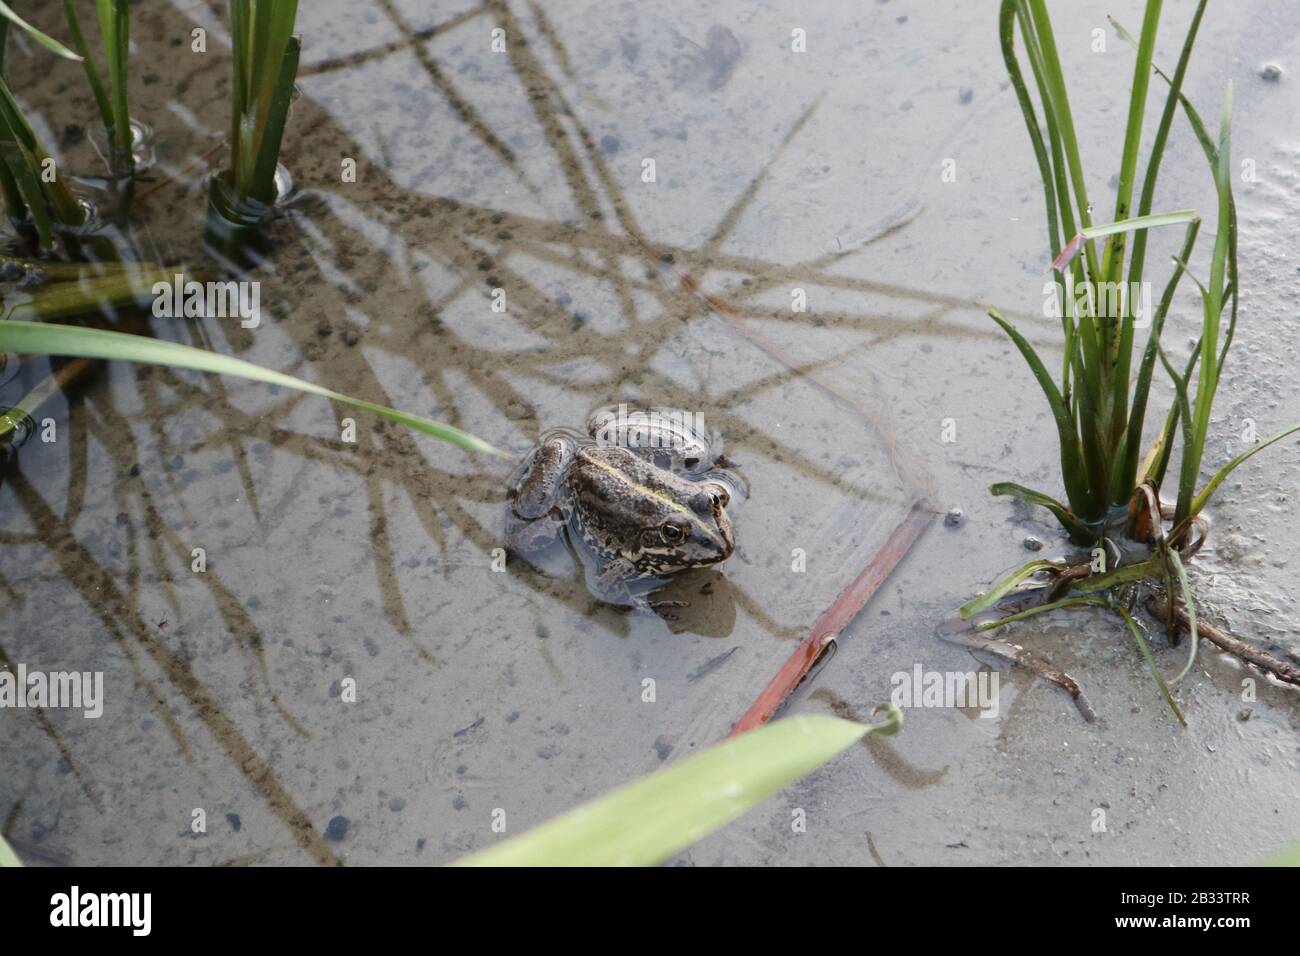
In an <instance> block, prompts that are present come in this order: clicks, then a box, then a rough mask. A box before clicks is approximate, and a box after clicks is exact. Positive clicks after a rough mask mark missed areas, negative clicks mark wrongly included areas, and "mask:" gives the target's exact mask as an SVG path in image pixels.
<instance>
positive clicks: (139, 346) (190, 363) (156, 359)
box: [0, 322, 508, 458]
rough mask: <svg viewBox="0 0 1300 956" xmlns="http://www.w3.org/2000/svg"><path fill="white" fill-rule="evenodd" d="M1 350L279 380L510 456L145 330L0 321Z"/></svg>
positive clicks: (447, 429)
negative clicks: (130, 331)
mask: <svg viewBox="0 0 1300 956" xmlns="http://www.w3.org/2000/svg"><path fill="white" fill-rule="evenodd" d="M0 352H18V353H23V354H40V355H67V356H77V357H82V358H96V359H116V360H121V361H126V362H142V363H145V364H149V365H168V366H171V367H173V368H188V369H195V370H197V371H200V372H212V373H215V374H217V375H234V376H237V377H239V378H247V379H251V380H253V381H255V382H264V383H266V384H267V385H279V386H281V387H283V388H291V389H296V390H297V391H300V392H307V393H309V394H311V395H320V396H322V397H323V398H328V399H330V400H331V401H335V402H343V403H344V404H346V405H351V406H352V407H354V408H360V409H364V410H365V411H368V412H372V413H374V414H376V415H379V416H380V417H381V418H387V419H388V420H389V421H394V422H397V423H398V424H400V425H406V426H407V427H409V428H413V429H415V430H416V431H419V432H423V433H424V434H426V435H431V436H433V437H434V438H438V439H441V440H442V441H445V442H448V443H450V444H452V445H456V446H458V447H460V448H464V449H466V450H468V451H475V452H483V453H485V454H489V455H495V456H497V457H500V458H505V457H508V456H507V455H506V454H505V452H503V451H501V450H500V449H498V448H496V447H494V446H493V445H490V444H489V443H487V442H485V441H483V440H482V439H480V438H475V437H474V436H473V435H470V434H468V433H466V432H463V431H461V430H460V429H458V428H453V427H452V426H450V425H444V424H442V423H441V422H435V421H431V420H429V419H427V418H421V417H419V416H418V415H410V414H408V413H406V412H401V411H397V410H396V409H392V408H388V407H387V406H384V405H377V404H375V403H373V402H367V401H363V400H362V399H359V398H351V397H350V396H347V395H341V394H339V393H338V392H335V391H331V390H330V389H328V388H324V387H323V386H320V385H314V384H312V383H311V382H305V381H303V380H302V379H298V378H294V377H293V376H292V375H285V374H284V373H282V372H274V371H271V370H270V369H265V368H262V367H261V366H258V365H254V364H253V363H251V362H245V361H244V360H242V359H237V358H232V357H230V356H228V355H219V354H217V353H215V352H207V351H205V350H203V349H196V348H193V347H191V346H188V345H180V344H178V343H176V342H164V341H161V340H159V339H151V338H147V337H145V336H143V335H126V334H124V333H122V332H110V331H106V330H104V329H85V328H80V327H77V326H70V325H50V324H46V323H41V322H0Z"/></svg>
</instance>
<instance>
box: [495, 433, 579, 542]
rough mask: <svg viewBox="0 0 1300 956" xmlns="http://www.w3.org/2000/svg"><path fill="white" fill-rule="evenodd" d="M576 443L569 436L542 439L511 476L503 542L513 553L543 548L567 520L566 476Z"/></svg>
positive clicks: (568, 497)
mask: <svg viewBox="0 0 1300 956" xmlns="http://www.w3.org/2000/svg"><path fill="white" fill-rule="evenodd" d="M575 447H576V446H575V444H574V442H573V440H572V439H570V438H565V437H558V438H553V439H550V440H548V441H545V442H543V443H542V444H540V445H538V446H537V447H536V448H534V449H533V450H532V452H530V453H529V455H528V457H526V458H525V459H524V460H523V461H522V462H521V463H520V465H519V467H518V468H517V469H516V470H515V473H514V474H513V475H511V476H510V481H509V492H508V494H507V497H508V500H509V503H510V507H509V509H508V510H507V513H506V546H507V547H508V548H509V549H510V550H511V551H513V552H515V553H516V554H531V553H534V552H537V551H540V550H542V549H543V548H545V547H546V546H547V545H548V544H550V543H551V542H553V541H554V540H555V539H556V538H557V537H559V534H560V529H561V528H563V527H564V524H565V522H567V521H568V519H569V501H570V495H569V492H568V489H567V487H566V486H565V479H566V478H567V477H568V473H569V464H570V463H571V462H572V461H573V454H574V450H575Z"/></svg>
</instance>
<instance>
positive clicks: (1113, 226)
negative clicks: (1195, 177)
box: [1052, 209, 1200, 269]
mask: <svg viewBox="0 0 1300 956" xmlns="http://www.w3.org/2000/svg"><path fill="white" fill-rule="evenodd" d="M1199 218H1200V215H1199V214H1198V213H1197V212H1196V210H1195V209H1179V210H1178V211H1176V212H1158V213H1152V214H1150V215H1146V216H1135V217H1133V218H1132V219H1124V220H1120V221H1117V222H1107V223H1102V224H1101V225H1098V226H1088V227H1087V228H1085V229H1080V230H1079V232H1078V234H1077V235H1076V236H1075V237H1074V241H1072V242H1071V243H1070V244H1069V245H1068V246H1067V247H1066V248H1065V249H1064V250H1062V252H1061V254H1060V255H1059V256H1057V257H1056V259H1055V260H1054V261H1053V262H1052V268H1053V269H1060V268H1063V267H1064V266H1065V264H1066V263H1067V262H1069V261H1071V260H1072V259H1073V258H1074V257H1075V256H1076V255H1078V254H1079V249H1080V248H1081V247H1082V246H1083V244H1084V243H1086V242H1091V241H1092V240H1093V239H1101V238H1103V237H1105V236H1113V235H1116V234H1118V233H1125V232H1138V231H1142V230H1146V229H1157V228H1159V227H1160V226H1181V225H1185V224H1186V223H1189V222H1195V221H1196V220H1198V219H1199Z"/></svg>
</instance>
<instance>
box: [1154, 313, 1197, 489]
mask: <svg viewBox="0 0 1300 956" xmlns="http://www.w3.org/2000/svg"><path fill="white" fill-rule="evenodd" d="M1156 351H1157V354H1158V355H1159V358H1160V361H1161V363H1162V364H1164V366H1165V369H1166V370H1168V369H1169V367H1170V366H1169V364H1168V359H1167V358H1166V356H1165V355H1164V354H1163V352H1161V351H1160V348H1159V345H1158V344H1157V348H1156ZM1200 357H1201V343H1200V340H1199V339H1198V340H1197V342H1196V346H1195V347H1194V348H1193V349H1192V354H1191V355H1189V356H1188V357H1187V367H1186V368H1185V369H1183V374H1182V377H1181V378H1174V379H1173V380H1174V388H1175V396H1174V401H1173V402H1171V403H1170V405H1169V415H1168V417H1167V418H1166V419H1165V430H1164V432H1163V434H1162V435H1161V445H1160V454H1159V457H1158V458H1157V460H1156V461H1155V462H1154V467H1153V468H1152V469H1151V471H1150V473H1149V474H1148V475H1147V479H1146V480H1147V481H1149V482H1150V483H1151V485H1152V486H1153V487H1155V488H1156V490H1157V491H1158V490H1159V489H1160V488H1162V487H1163V486H1164V482H1165V472H1166V471H1167V470H1168V468H1169V459H1170V458H1171V457H1172V455H1173V450H1174V432H1175V431H1176V430H1177V428H1178V423H1179V421H1180V420H1181V421H1183V422H1186V418H1183V417H1182V413H1183V408H1184V407H1186V405H1187V401H1186V393H1185V389H1186V385H1185V384H1184V385H1183V388H1184V394H1183V395H1182V396H1181V397H1179V396H1178V394H1177V389H1178V387H1179V384H1178V383H1179V382H1183V383H1186V382H1187V381H1188V380H1189V379H1191V377H1192V372H1194V371H1195V370H1196V363H1197V362H1198V361H1199V360H1200ZM1170 377H1171V378H1173V376H1170ZM1183 427H1184V429H1185V428H1186V425H1184V426H1183Z"/></svg>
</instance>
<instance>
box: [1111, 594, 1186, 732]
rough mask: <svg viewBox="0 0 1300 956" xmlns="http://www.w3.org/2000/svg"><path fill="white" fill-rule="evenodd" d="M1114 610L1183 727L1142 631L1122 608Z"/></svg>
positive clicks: (1183, 720) (1180, 714)
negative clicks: (1117, 612)
mask: <svg viewBox="0 0 1300 956" xmlns="http://www.w3.org/2000/svg"><path fill="white" fill-rule="evenodd" d="M1115 610H1117V611H1119V614H1120V617H1122V618H1124V623H1125V624H1127V625H1128V630H1129V633H1130V634H1132V635H1133V640H1135V641H1137V646H1138V650H1139V651H1141V652H1142V659H1143V660H1144V661H1146V662H1147V667H1148V668H1150V670H1151V676H1152V678H1154V679H1155V682H1156V686H1157V687H1159V688H1160V694H1161V696H1162V697H1164V699H1165V703H1166V704H1168V705H1169V709H1170V710H1171V711H1173V712H1174V716H1175V717H1177V718H1178V722H1179V723H1180V724H1182V725H1183V726H1184V727H1186V726H1187V721H1186V719H1184V717H1183V712H1182V711H1181V710H1179V709H1178V704H1176V703H1175V702H1174V695H1173V694H1171V693H1169V685H1168V684H1166V683H1165V675H1164V674H1162V673H1160V668H1159V667H1157V666H1156V660H1155V658H1154V657H1152V656H1151V649H1150V648H1149V647H1147V642H1146V640H1145V639H1144V638H1143V637H1142V631H1141V629H1140V628H1139V627H1138V625H1137V621H1135V620H1133V615H1131V614H1129V612H1128V611H1126V610H1125V609H1124V608H1123V607H1122V606H1120V605H1118V604H1117V605H1116V606H1115Z"/></svg>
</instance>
